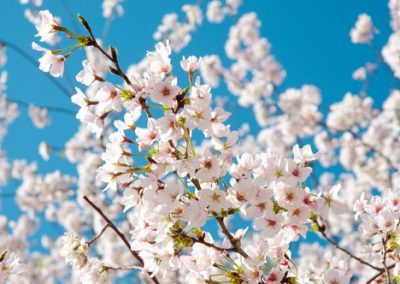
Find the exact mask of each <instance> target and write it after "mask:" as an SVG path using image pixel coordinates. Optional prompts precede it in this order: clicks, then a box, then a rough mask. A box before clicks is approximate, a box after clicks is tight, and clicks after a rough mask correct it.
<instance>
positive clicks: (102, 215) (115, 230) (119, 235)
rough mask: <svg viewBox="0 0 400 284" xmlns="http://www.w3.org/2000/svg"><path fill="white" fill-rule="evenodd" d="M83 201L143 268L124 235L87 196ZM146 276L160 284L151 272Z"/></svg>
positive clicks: (141, 261) (136, 253) (141, 262)
mask: <svg viewBox="0 0 400 284" xmlns="http://www.w3.org/2000/svg"><path fill="white" fill-rule="evenodd" d="M83 199H85V201H86V202H87V203H89V205H90V206H92V208H93V209H94V210H96V212H97V213H99V215H100V216H101V217H102V218H103V219H104V221H106V222H107V224H108V225H109V226H110V227H111V229H113V230H114V232H115V233H116V234H117V235H118V237H119V238H120V239H121V240H122V242H123V243H124V244H125V246H126V247H127V248H128V249H129V251H130V253H131V254H132V256H133V257H134V258H135V259H136V260H137V261H138V262H139V263H140V265H141V266H142V267H143V266H144V261H143V259H142V258H141V257H140V255H139V254H138V252H137V251H135V250H133V249H132V248H131V245H130V244H129V241H128V240H127V239H126V237H125V235H124V234H123V233H121V231H120V230H119V229H118V228H117V226H116V225H115V224H114V223H113V222H112V221H111V220H110V219H109V218H108V217H107V216H106V215H105V214H104V212H103V211H102V210H101V209H100V208H99V207H97V206H96V205H95V204H94V203H93V202H92V201H91V200H90V199H89V198H88V197H87V196H84V197H83ZM147 274H148V275H149V277H150V278H151V279H152V280H153V282H154V283H156V284H159V283H160V282H158V280H157V278H156V276H151V272H147Z"/></svg>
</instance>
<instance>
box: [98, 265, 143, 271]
mask: <svg viewBox="0 0 400 284" xmlns="http://www.w3.org/2000/svg"><path fill="white" fill-rule="evenodd" d="M103 267H104V268H105V269H109V270H143V267H140V266H136V265H132V266H124V267H112V266H107V265H105V266H103Z"/></svg>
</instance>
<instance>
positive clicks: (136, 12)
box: [0, 0, 391, 219]
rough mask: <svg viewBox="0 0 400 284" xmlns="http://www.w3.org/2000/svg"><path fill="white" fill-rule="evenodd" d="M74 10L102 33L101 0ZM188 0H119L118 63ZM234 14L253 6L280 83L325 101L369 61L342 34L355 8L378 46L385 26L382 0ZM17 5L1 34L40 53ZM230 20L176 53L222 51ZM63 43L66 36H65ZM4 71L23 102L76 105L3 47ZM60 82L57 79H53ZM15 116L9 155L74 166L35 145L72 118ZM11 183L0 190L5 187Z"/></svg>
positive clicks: (270, 6) (379, 85) (272, 1)
mask: <svg viewBox="0 0 400 284" xmlns="http://www.w3.org/2000/svg"><path fill="white" fill-rule="evenodd" d="M68 2H69V3H70V5H71V7H72V9H73V11H74V12H75V13H77V12H79V13H80V14H81V15H82V16H84V17H85V18H86V19H87V20H88V21H89V22H90V23H91V25H92V27H94V31H95V33H96V34H97V35H101V30H102V26H103V22H104V19H103V18H102V16H101V2H102V1H100V0H80V1H77V0H68ZM184 2H185V3H194V2H195V1H188V2H187V1H182V0H146V1H131V0H126V1H125V2H124V3H123V6H124V8H125V15H124V16H123V17H122V18H117V19H116V20H115V21H114V22H113V23H112V26H111V31H110V36H109V37H108V43H112V44H113V45H114V46H115V47H117V48H118V50H119V52H120V59H121V62H122V63H123V67H127V66H128V65H129V64H131V63H135V62H137V61H138V60H140V59H141V58H142V57H143V56H144V55H145V52H146V50H152V49H153V45H154V40H153V37H152V35H153V33H154V31H155V30H156V28H157V26H158V25H159V24H160V22H161V18H162V16H163V15H164V14H166V13H170V12H175V11H179V10H180V8H181V6H182V4H183V3H184ZM243 2H245V4H244V5H243V6H242V7H241V9H240V13H244V12H248V11H256V12H257V14H258V16H259V18H260V20H261V21H262V34H263V36H265V37H267V38H268V40H269V41H270V42H271V44H272V53H273V54H274V55H275V56H276V58H277V59H278V60H279V61H280V62H281V63H282V65H283V66H284V68H285V69H286V70H287V73H288V76H287V78H286V80H285V82H284V84H283V86H282V87H281V88H280V89H281V90H283V89H285V88H287V87H300V86H301V85H302V84H305V83H307V84H315V85H316V86H318V87H319V88H320V89H321V92H322V96H323V104H324V105H329V104H331V103H332V102H335V101H338V100H340V99H341V97H342V96H343V94H344V93H345V92H346V91H351V92H357V91H358V90H359V89H360V87H361V85H360V83H359V82H354V81H353V80H352V78H351V73H352V72H353V71H354V70H355V69H356V68H357V67H359V66H361V65H363V64H364V63H365V62H366V61H371V62H375V60H376V58H375V55H374V53H373V52H372V50H371V49H370V48H369V47H368V46H365V45H353V44H351V42H350V38H349V31H350V29H351V27H352V26H353V24H354V22H355V21H356V19H357V16H358V15H359V14H360V13H364V12H365V13H368V14H369V15H371V17H372V19H373V22H374V24H375V26H376V27H377V28H378V29H379V30H380V33H379V34H378V35H377V37H376V41H375V42H376V44H377V46H379V47H381V46H382V45H383V44H384V43H385V41H386V39H387V37H388V35H389V34H390V32H391V30H390V27H389V14H388V10H387V2H386V1H382V0H335V1H333V0H331V1H328V0H244V1H243ZM43 8H44V9H49V10H50V11H51V12H52V13H53V14H54V15H57V16H61V17H62V18H63V24H64V25H66V26H70V27H71V22H70V21H69V18H68V17H67V15H66V13H65V11H64V8H63V5H62V4H61V0H44V5H43ZM23 12H24V7H23V6H21V5H20V4H19V1H17V0H3V1H2V7H1V9H0V39H4V40H7V41H11V42H13V43H14V44H16V45H18V46H19V47H21V48H23V49H24V50H26V51H27V52H28V53H29V54H31V55H32V56H33V57H35V58H38V57H39V54H38V53H36V52H34V51H32V50H31V43H32V41H33V40H34V37H33V36H34V34H35V33H36V31H35V29H34V27H33V26H32V25H31V24H30V23H28V22H27V21H26V20H25V19H24V16H23ZM233 21H234V20H233V19H231V18H228V19H226V20H225V21H224V23H223V24H222V25H214V24H209V23H204V24H203V25H202V26H200V28H199V29H198V31H197V32H196V33H195V34H194V35H193V40H192V42H191V44H190V45H189V46H188V47H186V48H184V49H183V50H182V52H181V54H182V55H185V56H187V55H191V54H194V55H198V56H201V55H206V54H211V53H216V54H219V55H222V54H223V48H224V43H225V41H226V39H227V35H228V30H229V26H230V25H231V24H232V23H233ZM64 43H65V41H64ZM8 57H9V60H8V63H7V65H6V69H7V70H8V72H9V82H8V96H9V97H10V98H14V99H20V100H24V101H27V102H33V103H37V104H43V105H52V106H62V107H65V108H69V109H71V110H76V107H75V106H73V105H72V103H71V102H70V101H69V100H68V99H67V98H66V97H65V96H63V95H62V94H61V93H60V91H59V90H58V89H56V88H54V86H53V85H52V84H51V83H49V82H48V80H47V79H46V77H45V76H44V75H43V74H42V73H41V72H40V71H39V70H38V69H37V68H35V67H34V66H32V65H31V64H29V63H28V62H26V61H24V60H23V59H22V58H21V57H20V56H19V55H18V54H16V53H15V52H13V51H12V50H8ZM74 57H75V59H72V60H69V62H68V64H67V69H69V74H70V76H71V77H73V76H75V74H76V73H77V72H78V71H79V70H80V68H81V67H80V62H79V59H80V58H81V57H80V56H74ZM60 81H61V82H62V83H63V81H62V80H60ZM390 87H391V81H390V77H389V76H388V73H387V72H386V71H385V70H384V69H382V70H380V71H379V72H378V74H377V77H376V79H375V80H374V81H373V84H372V85H371V88H370V89H369V90H370V93H369V95H370V96H372V97H373V98H374V100H375V101H376V102H377V104H375V105H380V103H381V102H382V100H383V98H384V97H386V96H387V94H388V93H387V92H383V93H382V91H385V90H388V89H389V88H390ZM214 94H216V95H222V96H227V95H228V93H227V91H226V89H225V88H220V89H219V90H215V91H214ZM236 111H237V114H238V115H235V116H233V117H232V118H231V119H230V123H231V124H232V126H233V128H237V127H239V126H240V124H241V123H242V122H243V120H244V119H250V121H254V119H253V118H252V112H251V110H250V109H247V110H243V109H240V108H237V109H236ZM21 113H22V115H21V117H20V118H19V119H18V120H17V121H16V122H15V123H14V124H13V125H12V126H11V128H10V129H9V135H8V136H7V137H6V139H5V141H4V144H3V149H5V150H6V152H7V154H8V156H9V158H10V159H18V158H26V159H28V160H30V161H32V160H38V161H39V163H38V165H39V171H40V172H43V173H46V172H50V171H53V170H56V169H58V168H62V169H64V170H63V171H64V172H69V173H73V172H74V167H73V166H71V165H70V164H68V163H67V162H65V161H64V160H63V159H60V158H54V157H53V158H52V159H51V160H50V161H49V162H44V161H42V160H41V159H40V157H39V155H38V153H37V148H38V144H39V143H40V142H41V141H43V140H45V141H47V142H49V143H50V144H52V145H56V146H62V145H63V144H64V143H65V141H67V140H68V139H69V138H70V137H71V136H72V135H73V133H74V131H75V130H76V127H77V126H78V123H77V121H75V120H74V118H72V117H69V116H66V115H63V114H51V119H52V124H51V125H50V126H49V127H47V128H45V129H43V130H38V129H36V128H34V127H33V125H32V123H31V122H30V120H29V119H28V117H27V116H26V111H25V110H24V109H21ZM10 188H11V187H9V188H8V189H6V190H7V191H9V190H10ZM2 203H3V204H2V205H1V207H0V214H6V215H9V216H10V215H14V216H13V217H12V218H13V219H14V218H15V211H14V210H11V207H12V204H11V203H5V202H2Z"/></svg>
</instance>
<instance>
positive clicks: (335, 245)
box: [315, 222, 383, 271]
mask: <svg viewBox="0 0 400 284" xmlns="http://www.w3.org/2000/svg"><path fill="white" fill-rule="evenodd" d="M315 224H316V225H317V226H318V231H319V232H320V233H321V235H322V237H323V238H324V239H325V240H326V241H327V242H328V243H330V244H331V245H332V246H334V247H335V248H336V249H338V250H340V251H342V252H344V253H345V254H347V255H348V256H350V257H351V258H352V259H355V260H357V261H358V262H360V263H362V264H364V265H366V266H369V267H371V268H372V269H374V270H377V271H382V270H383V269H382V268H379V267H377V266H375V265H372V264H370V263H368V262H366V261H365V260H363V259H361V258H359V257H358V256H355V255H354V254H352V253H351V252H350V251H348V250H347V249H345V248H342V247H341V246H339V245H338V244H337V243H336V242H334V241H333V240H332V239H330V238H329V237H328V236H327V235H326V233H325V228H324V227H322V226H321V225H320V224H319V223H318V222H315Z"/></svg>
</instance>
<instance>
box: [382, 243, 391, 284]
mask: <svg viewBox="0 0 400 284" xmlns="http://www.w3.org/2000/svg"><path fill="white" fill-rule="evenodd" d="M386 243H387V239H383V238H382V244H383V260H382V264H383V268H384V269H385V274H386V283H387V284H390V283H392V282H391V281H390V270H389V268H388V267H387V265H386V256H387V253H388V251H387V249H386Z"/></svg>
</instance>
